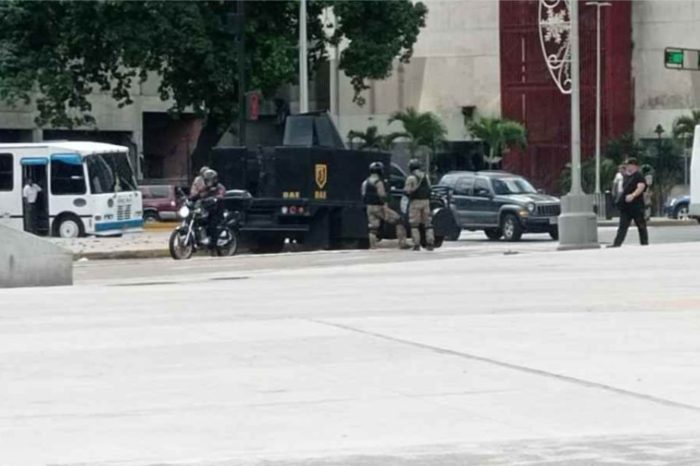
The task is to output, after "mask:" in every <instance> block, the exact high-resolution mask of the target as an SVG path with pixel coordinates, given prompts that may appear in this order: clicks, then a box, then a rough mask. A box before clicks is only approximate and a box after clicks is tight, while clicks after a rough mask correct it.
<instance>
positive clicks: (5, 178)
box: [0, 154, 14, 191]
mask: <svg viewBox="0 0 700 466" xmlns="http://www.w3.org/2000/svg"><path fill="white" fill-rule="evenodd" d="M13 163H14V161H13V160H12V154H0V191H12V189H13V187H14V179H13V177H14V170H13V166H12V164H13Z"/></svg>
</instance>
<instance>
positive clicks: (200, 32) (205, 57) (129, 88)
mask: <svg viewBox="0 0 700 466" xmlns="http://www.w3.org/2000/svg"><path fill="white" fill-rule="evenodd" d="M237 4H238V2H234V1H213V0H209V1H178V2H173V1H134V2H132V1H115V0H106V1H80V2H74V1H52V2H30V1H20V0H9V1H5V2H2V3H0V21H1V23H2V28H0V99H2V100H3V101H5V102H7V103H10V104H16V103H20V102H24V103H29V102H30V101H31V100H32V99H34V100H35V102H36V106H37V109H38V111H39V115H38V118H37V122H38V123H39V124H40V125H46V124H50V125H53V126H56V127H73V126H76V125H85V124H91V123H92V124H94V123H95V121H94V118H93V116H92V115H91V111H92V107H91V103H90V100H89V99H88V96H89V95H90V94H91V93H92V92H94V91H100V92H103V93H107V94H109V95H110V96H111V97H112V98H113V99H114V100H115V101H116V102H117V103H118V104H119V105H120V106H124V105H129V104H131V103H132V93H133V92H134V90H135V89H136V88H137V86H138V84H139V83H141V82H143V81H145V80H146V79H147V78H148V77H149V75H152V74H157V75H160V77H161V81H160V87H159V93H160V97H161V98H162V99H163V100H167V99H173V101H174V106H173V108H172V111H173V113H175V114H178V113H182V112H184V111H185V110H188V111H189V110H191V111H193V112H194V113H195V114H197V115H198V116H200V117H204V118H205V119H206V120H205V124H206V126H205V130H207V129H208V130H209V133H210V134H209V136H210V138H212V139H216V137H215V136H216V135H220V134H221V133H222V132H223V130H224V129H225V128H226V127H227V126H228V125H229V124H230V123H231V122H232V120H233V119H235V117H236V116H237V112H238V65H239V63H238V59H237V39H236V33H235V29H236V27H235V24H236V18H235V17H232V15H233V14H235V13H236V8H237ZM328 6H332V7H333V10H334V14H335V17H336V27H335V30H334V32H333V34H332V35H331V36H330V37H329V36H328V34H327V33H326V26H327V25H325V24H323V22H322V20H321V17H322V16H321V13H322V11H323V9H324V8H326V7H328ZM245 9H246V21H245V37H246V52H247V53H246V63H245V67H246V70H247V76H248V83H249V86H248V89H260V90H262V91H263V93H268V94H269V93H271V92H273V91H274V90H275V89H277V88H278V87H279V86H280V85H283V84H287V83H293V82H295V81H296V78H297V75H296V71H297V69H298V21H299V7H298V1H295V0H284V1H262V0H259V1H246V2H245ZM426 14H427V9H426V8H425V6H424V5H423V4H422V3H415V4H414V3H412V2H411V1H409V0H391V1H385V0H370V1H362V2H357V1H349V0H348V1H344V0H340V1H330V0H319V1H314V0H312V1H310V2H309V6H308V36H309V44H310V49H309V59H310V62H311V64H312V69H313V65H315V64H318V63H319V62H320V61H321V60H322V59H323V58H325V54H326V45H327V44H329V43H334V44H339V43H341V42H342V43H343V48H342V52H341V54H340V62H339V66H340V69H342V70H344V72H345V73H346V74H347V75H348V76H349V77H350V78H351V81H352V84H353V86H354V89H355V92H356V98H359V96H360V93H361V92H362V90H364V89H365V88H366V81H367V80H369V79H383V78H386V77H387V76H389V75H390V73H391V70H392V65H393V61H394V59H396V58H399V59H400V60H403V61H407V60H408V59H409V58H410V57H411V55H412V53H413V45H414V43H415V42H416V40H417V37H418V34H419V31H420V28H421V27H423V26H424V25H425V16H426ZM98 123H99V122H98ZM205 132H206V131H205ZM200 142H201V139H200Z"/></svg>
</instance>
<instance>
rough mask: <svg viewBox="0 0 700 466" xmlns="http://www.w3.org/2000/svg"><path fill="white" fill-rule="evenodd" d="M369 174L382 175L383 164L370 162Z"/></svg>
mask: <svg viewBox="0 0 700 466" xmlns="http://www.w3.org/2000/svg"><path fill="white" fill-rule="evenodd" d="M369 172H370V173H371V174H374V175H379V176H382V175H383V174H384V164H383V163H382V162H372V163H370V164H369Z"/></svg>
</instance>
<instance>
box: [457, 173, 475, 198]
mask: <svg viewBox="0 0 700 466" xmlns="http://www.w3.org/2000/svg"><path fill="white" fill-rule="evenodd" d="M473 186H474V177H473V176H462V177H459V178H458V179H457V183H455V194H459V195H462V196H469V195H470V194H471V191H472V187H473Z"/></svg>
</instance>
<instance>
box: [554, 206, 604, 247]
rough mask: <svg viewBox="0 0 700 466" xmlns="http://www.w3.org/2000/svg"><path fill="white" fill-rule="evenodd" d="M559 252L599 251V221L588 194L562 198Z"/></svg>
mask: <svg viewBox="0 0 700 466" xmlns="http://www.w3.org/2000/svg"><path fill="white" fill-rule="evenodd" d="M561 212H562V213H561V215H560V216H559V248H558V249H559V250H560V251H569V250H572V249H597V248H599V247H600V244H598V219H597V218H596V215H595V213H594V212H593V200H592V198H591V196H588V195H587V194H567V195H566V196H564V197H562V198H561Z"/></svg>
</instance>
